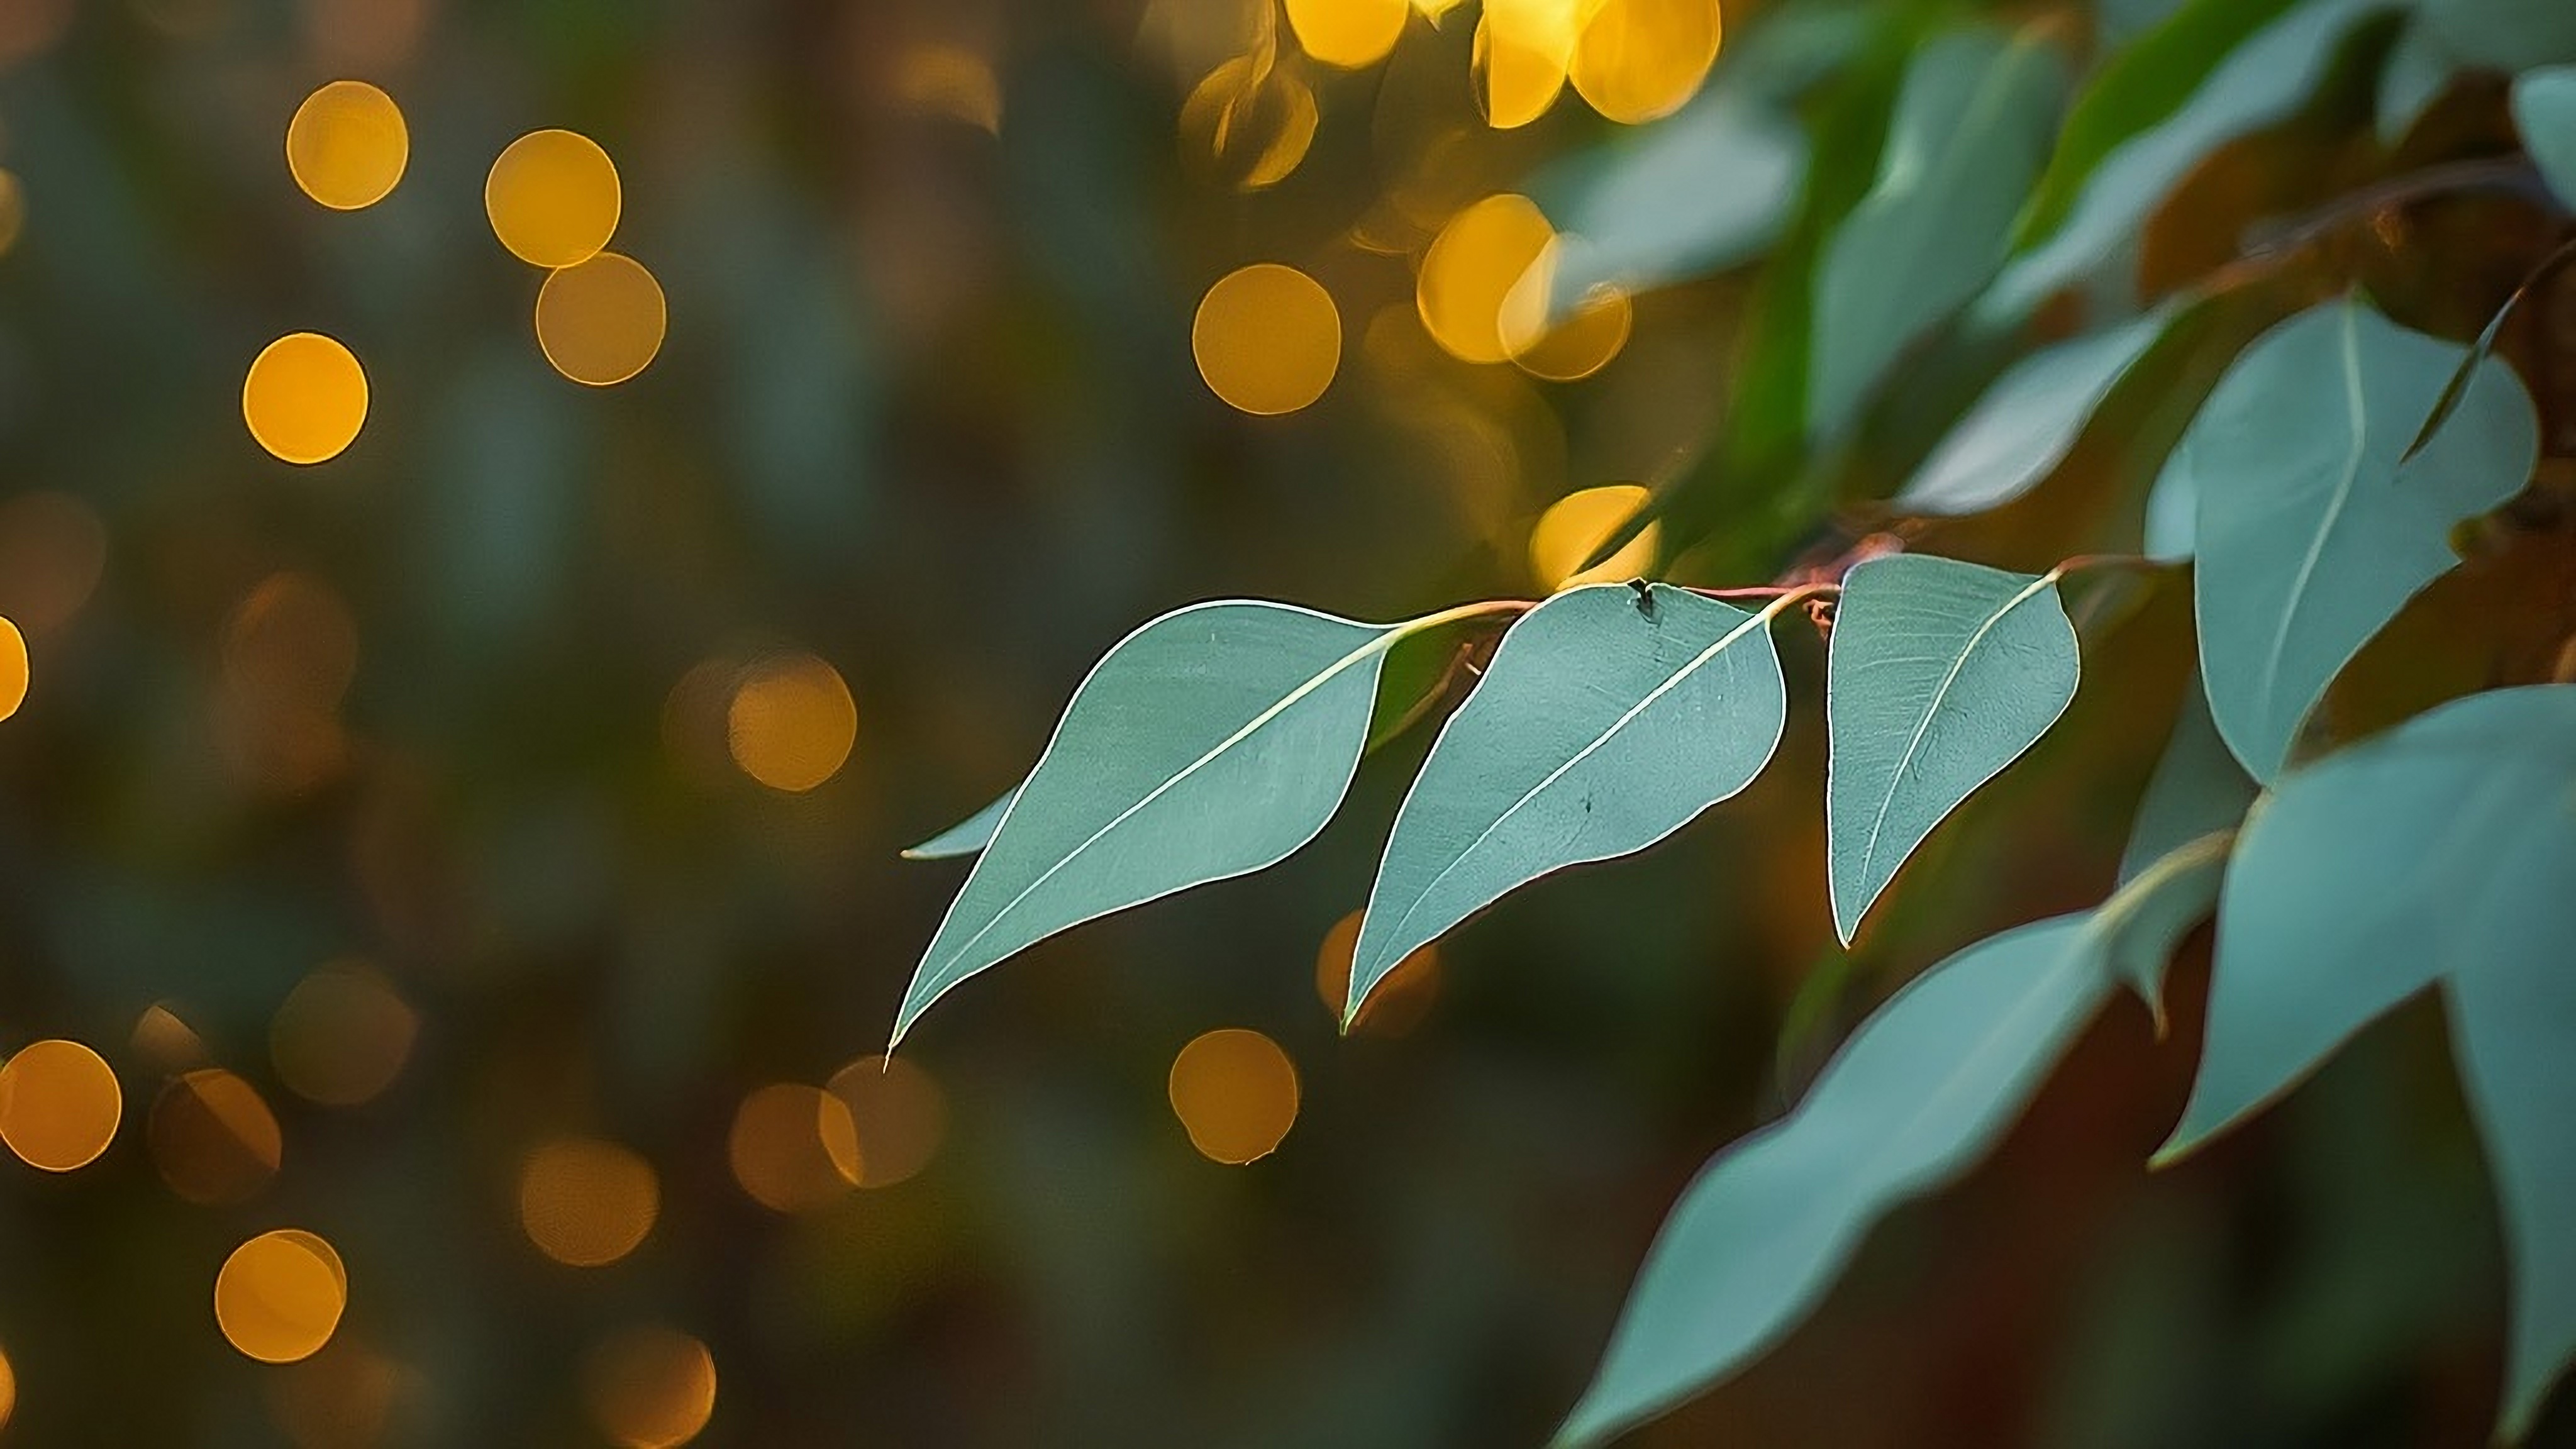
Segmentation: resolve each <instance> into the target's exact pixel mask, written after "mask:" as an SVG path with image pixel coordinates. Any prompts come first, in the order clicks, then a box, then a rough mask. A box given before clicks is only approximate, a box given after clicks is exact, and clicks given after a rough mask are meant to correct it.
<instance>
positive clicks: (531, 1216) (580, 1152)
mask: <svg viewBox="0 0 2576 1449" xmlns="http://www.w3.org/2000/svg"><path fill="white" fill-rule="evenodd" d="M661 1210H662V1185H661V1182H660V1180H659V1179H658V1178H656V1177H655V1176H654V1174H653V1166H652V1164H651V1163H648V1162H646V1161H645V1160H644V1159H643V1158H642V1157H640V1156H638V1155H637V1154H635V1153H634V1152H632V1151H629V1150H628V1149H626V1148H624V1147H620V1146H619V1145H617V1144H616V1143H614V1142H605V1141H602V1140H600V1139H598V1138H596V1137H562V1138H557V1139H556V1140H554V1141H551V1142H547V1143H544V1144H542V1145H540V1146H539V1147H537V1148H536V1149H535V1150H534V1151H532V1152H530V1153H529V1154H528V1156H527V1159H526V1161H525V1162H523V1163H522V1164H521V1165H520V1168H519V1226H520V1227H521V1228H523V1229H525V1230H526V1232H527V1234H528V1241H530V1242H532V1243H534V1244H536V1245H537V1251H539V1252H541V1253H543V1254H545V1255H546V1256H547V1257H549V1258H552V1259H554V1260H555V1261H556V1262H558V1263H564V1264H568V1265H570V1266H572V1267H575V1268H597V1267H603V1266H605V1265H607V1264H610V1263H614V1262H616V1261H617V1260H618V1259H620V1258H623V1257H625V1256H626V1255H627V1254H629V1253H632V1252H634V1251H635V1249H636V1247H637V1245H639V1244H641V1243H642V1242H643V1241H644V1237H645V1235H646V1234H647V1233H650V1232H651V1231H652V1230H653V1220H654V1219H655V1218H656V1217H658V1216H659V1215H660V1213H661Z"/></svg>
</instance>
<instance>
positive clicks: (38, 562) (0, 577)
mask: <svg viewBox="0 0 2576 1449" xmlns="http://www.w3.org/2000/svg"><path fill="white" fill-rule="evenodd" d="M106 570H107V525H106V524H105V523H103V522H101V521H100V520H99V516H98V510H96V509H94V508H92V507H90V506H89V505H88V504H86V503H84V502H82V501H81V500H79V499H78V498H75V497H73V496H72V495H70V494H68V493H56V492H53V491H51V490H47V489H37V490H34V491H31V492H27V493H21V494H18V495H17V496H16V497H14V498H11V499H10V500H9V501H8V502H6V503H0V615H6V616H7V617H9V618H11V619H14V620H16V621H17V623H18V627H19V628H21V629H24V630H25V631H26V632H27V633H28V634H30V635H32V636H34V637H36V638H39V639H41V638H43V637H44V636H45V635H47V634H50V633H52V632H54V631H55V630H57V629H59V628H61V627H63V626H64V625H65V624H68V623H70V622H71V621H72V618H73V616H74V615H76V614H78V613H79V612H80V611H81V609H82V607H83V606H84V605H86V604H88V602H89V598H90V595H91V594H93V593H95V592H96V591H97V589H98V581H99V578H100V576H101V575H102V574H104V573H105V572H106Z"/></svg>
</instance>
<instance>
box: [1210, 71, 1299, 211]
mask: <svg viewBox="0 0 2576 1449" xmlns="http://www.w3.org/2000/svg"><path fill="white" fill-rule="evenodd" d="M1322 115H1323V113H1322V111H1321V110H1320V109H1318V108H1317V106H1316V105H1315V92H1314V90H1313V89H1312V88H1311V87H1309V86H1308V85H1307V84H1306V83H1305V82H1304V81H1302V80H1299V79H1298V78H1297V77H1296V76H1294V75H1292V74H1290V73H1289V72H1288V71H1287V70H1286V69H1285V68H1283V67H1281V66H1278V65H1275V64H1271V63H1269V62H1268V61H1266V60H1264V59H1262V58H1260V57H1257V56H1249V55H1238V56H1236V57H1234V58H1233V59H1232V60H1229V61H1227V62H1225V63H1224V64H1223V65H1220V66H1218V67H1217V68H1216V69H1214V70H1212V71H1209V72H1208V73H1207V74H1206V75H1205V76H1204V77H1202V78H1201V79H1200V80H1199V83H1198V84H1197V85H1195V86H1193V87H1191V88H1190V94H1189V98H1188V99H1187V100H1185V101H1183V102H1182V103H1181V140H1182V144H1183V147H1184V151H1185V155H1186V156H1187V158H1188V159H1189V160H1191V161H1192V162H1195V163H1200V164H1203V165H1207V166H1210V167H1213V168H1214V170H1215V172H1216V174H1217V175H1218V176H1219V177H1220V178H1221V179H1223V180H1225V181H1226V182H1227V183H1228V184H1230V185H1232V186H1233V187H1234V188H1235V189H1236V190H1239V191H1259V190H1261V189H1262V188H1263V187H1266V186H1276V185H1278V184H1279V183H1280V182H1282V181H1285V180H1287V179H1288V177H1289V176H1290V175H1291V174H1292V173H1294V172H1295V171H1296V169H1297V167H1298V165H1299V164H1300V163H1302V162H1303V161H1304V160H1305V159H1306V151H1307V148H1308V147H1310V146H1312V145H1313V144H1314V141H1315V126H1316V124H1317V122H1318V121H1319V120H1321V119H1322Z"/></svg>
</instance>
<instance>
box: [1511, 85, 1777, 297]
mask: <svg viewBox="0 0 2576 1449" xmlns="http://www.w3.org/2000/svg"><path fill="white" fill-rule="evenodd" d="M1579 160H1580V161H1581V163H1582V165H1581V167H1580V169H1579V171H1577V170H1575V169H1574V168H1569V175H1577V176H1579V177H1580V180H1579V182H1576V183H1572V184H1566V185H1564V186H1563V187H1562V188H1561V189H1562V192H1563V199H1562V200H1558V199H1556V197H1555V196H1552V195H1549V194H1548V193H1550V192H1553V191H1557V190H1559V189H1560V188H1557V187H1548V186H1542V188H1541V194H1542V197H1543V198H1544V202H1545V206H1546V210H1547V213H1548V216H1549V218H1550V219H1551V220H1552V221H1554V222H1555V223H1556V225H1557V228H1558V230H1559V231H1560V232H1561V233H1563V234H1564V244H1563V251H1562V255H1561V256H1560V257H1559V258H1558V260H1557V264H1556V272H1555V277H1554V281H1553V288H1554V294H1555V295H1554V304H1555V305H1556V306H1558V307H1559V308H1570V307H1571V306H1572V305H1574V304H1575V303H1577V302H1579V301H1581V300H1582V299H1583V298H1584V297H1585V296H1587V295H1589V294H1591V293H1592V292H1593V290H1594V289H1596V288H1599V287H1604V286H1610V287H1617V288H1619V289H1620V290H1622V291H1627V292H1642V291H1646V290H1648V289H1650V288H1654V287H1660V286H1665V285H1667V284H1669V283H1673V282H1678V281H1684V280H1687V279H1689V278H1692V277H1700V276H1706V275H1708V274H1710V273H1712V272H1718V271H1723V270H1724V269H1726V268H1728V267H1731V266H1734V265H1736V264H1737V263H1739V262H1744V261H1747V260H1750V259H1751V258H1753V257H1755V256H1758V255H1760V254H1761V253H1762V252H1763V251H1765V250H1767V249H1768V248H1769V247H1770V245H1771V243H1772V241H1773V240H1774V239H1775V238H1777V237H1778V236H1779V234H1780V229H1781V228H1782V227H1783V226H1785V225H1787V224H1788V220H1789V213H1790V210H1791V208H1792V207H1793V206H1794V205H1795V204H1796V202H1797V199H1798V187H1799V185H1800V183H1801V182H1802V181H1803V180H1804V179H1805V176H1806V170H1807V138H1806V134H1805V133H1804V132H1803V131H1800V130H1799V129H1798V126H1797V123H1796V122H1795V121H1793V120H1791V119H1790V118H1789V117H1787V116H1785V115H1783V114H1781V113H1780V112H1778V111H1777V110H1775V109H1773V108H1772V107H1771V106H1769V105H1767V104H1764V103H1763V102H1761V101H1759V100H1756V99H1752V98H1749V97H1746V96H1744V95H1742V94H1740V93H1738V92H1736V91H1734V90H1727V89H1715V88H1713V89H1712V90H1711V92H1710V93H1709V94H1708V95H1707V96H1706V97H1704V98H1703V99H1701V100H1699V101H1697V102H1695V103H1693V104H1692V106H1691V107H1690V109H1688V110H1686V111H1683V112H1682V113H1681V114H1679V115H1677V116H1674V117H1673V118H1671V119H1670V120H1667V121H1663V122H1661V123H1659V124H1657V125H1655V126H1652V127H1649V128H1648V129H1647V130H1646V131H1645V132H1644V133H1643V134H1642V135H1638V136H1634V137H1630V138H1626V139H1623V140H1622V141H1620V142H1619V143H1617V144H1616V145H1615V147H1613V148H1608V149H1606V150H1605V152H1604V153H1601V154H1595V155H1589V156H1584V157H1581V158H1579Z"/></svg>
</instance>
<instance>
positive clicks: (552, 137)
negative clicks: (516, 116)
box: [483, 130, 621, 268]
mask: <svg viewBox="0 0 2576 1449" xmlns="http://www.w3.org/2000/svg"><path fill="white" fill-rule="evenodd" d="M620 204H621V202H620V197H619V193H618V189H617V165H616V163H615V162H612V161H610V160H609V159H608V153H607V152H606V151H603V150H601V149H600V148H599V143H598V142H596V141H593V140H591V139H590V138H589V137H588V136H584V135H580V134H578V133H576V132H572V131H552V130H550V131H531V132H529V133H528V134H526V135H524V136H521V137H520V138H519V139H517V140H515V141H513V142H511V143H510V144H509V145H508V146H507V147H506V148H504V149H503V150H502V152H501V155H500V157H499V158H498V159H497V160H495V161H494V162H493V163H492V173H491V175H490V176H488V177H486V178H484V182H483V211H484V214H485V215H486V216H488V217H490V218H491V221H492V234H493V235H494V236H496V237H498V238H500V241H501V245H503V246H505V247H507V248H509V249H510V254H511V255H513V256H515V257H517V258H518V259H519V260H521V261H523V262H526V263H528V264H529V265H531V266H539V267H548V268H553V267H569V266H571V265H572V264H574V263H575V262H581V261H587V260H589V259H590V258H591V257H593V256H595V255H597V254H598V253H599V250H600V249H601V248H602V247H605V246H607V245H608V239H609V238H610V237H612V236H615V235H616V234H617V214H618V208H619V206H620Z"/></svg>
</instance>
